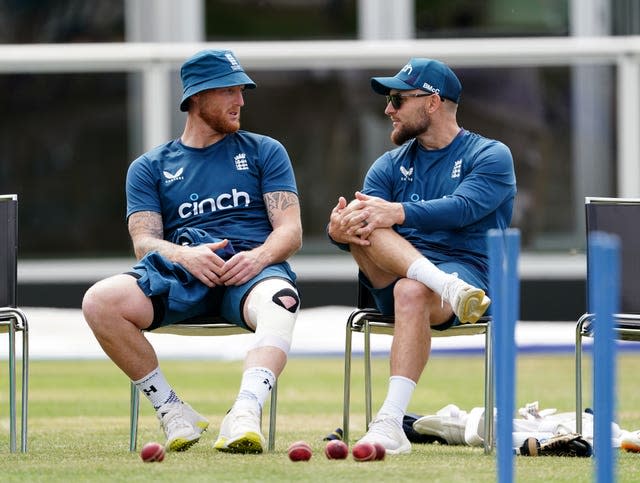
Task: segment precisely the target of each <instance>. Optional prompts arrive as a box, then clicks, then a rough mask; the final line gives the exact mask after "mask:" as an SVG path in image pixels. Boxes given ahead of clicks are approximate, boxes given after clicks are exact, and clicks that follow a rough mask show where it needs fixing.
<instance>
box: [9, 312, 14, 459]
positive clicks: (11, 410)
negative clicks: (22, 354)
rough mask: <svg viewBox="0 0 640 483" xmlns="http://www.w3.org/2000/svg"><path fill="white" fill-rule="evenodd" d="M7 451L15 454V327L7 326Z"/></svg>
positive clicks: (12, 322) (11, 322) (12, 323)
mask: <svg viewBox="0 0 640 483" xmlns="http://www.w3.org/2000/svg"><path fill="white" fill-rule="evenodd" d="M9 451H11V452H12V453H15V452H16V327H15V321H14V320H11V321H10V324H9Z"/></svg>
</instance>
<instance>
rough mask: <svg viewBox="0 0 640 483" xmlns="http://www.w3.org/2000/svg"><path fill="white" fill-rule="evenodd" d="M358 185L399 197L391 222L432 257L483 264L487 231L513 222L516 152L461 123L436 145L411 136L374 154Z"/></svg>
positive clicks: (376, 193) (485, 266)
mask: <svg viewBox="0 0 640 483" xmlns="http://www.w3.org/2000/svg"><path fill="white" fill-rule="evenodd" d="M363 192H364V193H365V194H367V195H371V196H377V197H380V198H383V199H385V200H388V201H393V202H401V203H402V205H403V207H404V212H405V220H404V223H403V224H402V225H396V226H394V229H395V230H396V231H397V232H398V233H399V234H401V235H402V236H403V237H404V238H406V239H407V240H408V241H409V242H410V243H411V244H412V245H413V246H415V247H416V248H417V249H418V250H419V251H420V252H421V253H422V254H423V255H425V256H426V257H427V258H428V259H429V260H431V261H432V262H434V263H436V264H437V263H440V262H444V261H458V262H462V263H468V264H471V265H473V266H475V267H477V268H479V269H481V270H483V271H486V270H487V269H488V264H487V248H486V236H487V230H489V229H490V228H500V229H504V228H507V227H508V226H509V224H510V223H511V215H512V211H513V202H514V198H515V195H516V177H515V172H514V167H513V158H512V157H511V152H510V151H509V148H507V147H506V146H505V145H504V144H502V143H501V142H499V141H495V140H492V139H487V138H485V137H482V136H480V135H478V134H475V133H472V132H469V131H465V130H461V131H460V133H459V134H458V135H457V136H456V137H455V138H454V140H453V141H452V142H451V143H450V144H449V145H448V146H446V147H445V148H442V149H437V150H427V149H425V148H424V147H422V145H421V144H420V143H419V142H418V141H417V140H416V139H413V140H411V141H409V142H407V143H405V144H403V145H402V146H400V147H399V148H397V149H394V150H392V151H388V152H386V153H385V154H383V155H382V156H380V157H379V158H378V159H377V160H376V161H375V163H374V164H373V165H372V166H371V168H370V169H369V172H368V173H367V176H366V178H365V181H364V188H363Z"/></svg>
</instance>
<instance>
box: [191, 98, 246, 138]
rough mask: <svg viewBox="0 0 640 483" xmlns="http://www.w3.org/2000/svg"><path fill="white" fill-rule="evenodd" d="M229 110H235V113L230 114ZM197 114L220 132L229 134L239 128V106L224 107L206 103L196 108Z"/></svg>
mask: <svg viewBox="0 0 640 483" xmlns="http://www.w3.org/2000/svg"><path fill="white" fill-rule="evenodd" d="M230 111H235V112H237V115H236V116H232V115H231V114H229V112H230ZM198 115H199V116H200V118H201V119H202V120H203V121H204V122H205V123H206V124H207V126H209V127H210V128H211V129H213V130H214V131H215V132H218V133H220V134H231V133H234V132H236V131H237V130H238V129H240V106H237V107H232V108H227V109H225V108H222V107H220V106H219V105H215V104H212V103H207V105H205V106H204V108H202V107H201V108H200V109H199V110H198Z"/></svg>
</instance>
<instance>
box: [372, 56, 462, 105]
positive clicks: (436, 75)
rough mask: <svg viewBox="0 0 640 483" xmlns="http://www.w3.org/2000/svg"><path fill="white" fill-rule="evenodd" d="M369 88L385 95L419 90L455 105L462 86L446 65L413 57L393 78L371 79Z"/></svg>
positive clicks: (458, 99)
mask: <svg viewBox="0 0 640 483" xmlns="http://www.w3.org/2000/svg"><path fill="white" fill-rule="evenodd" d="M371 87H372V88H373V90H374V91H375V92H377V93H378V94H383V95H387V94H389V91H391V89H397V90H399V91H410V90H413V89H420V90H423V91H426V92H432V93H435V94H438V95H439V96H440V97H443V98H445V99H449V100H450V101H453V102H455V103H456V104H457V103H458V102H459V101H460V94H461V93H462V84H460V80H458V77H457V76H456V75H455V74H454V73H453V71H452V70H451V69H450V68H449V66H447V65H446V64H444V63H442V62H440V61H439V60H433V59H424V58H418V57H414V58H412V59H411V60H409V62H407V64H406V65H405V66H404V67H403V68H402V69H400V72H398V73H397V74H396V75H395V76H394V77H372V78H371Z"/></svg>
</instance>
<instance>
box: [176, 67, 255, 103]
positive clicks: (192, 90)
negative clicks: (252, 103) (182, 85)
mask: <svg viewBox="0 0 640 483" xmlns="http://www.w3.org/2000/svg"><path fill="white" fill-rule="evenodd" d="M233 86H244V87H245V88H246V89H255V88H256V83H255V82H253V81H252V80H251V78H250V77H249V76H248V75H247V74H245V73H244V72H232V73H231V74H229V75H225V76H223V77H218V78H216V79H210V80H208V81H206V82H201V83H200V84H196V85H193V86H191V87H189V88H188V89H187V90H186V91H184V93H183V94H182V100H181V101H180V110H181V111H183V112H185V111H187V110H188V107H187V99H189V98H190V97H191V96H193V95H194V94H197V93H198V92H202V91H206V90H208V89H220V88H222V87H233Z"/></svg>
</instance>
